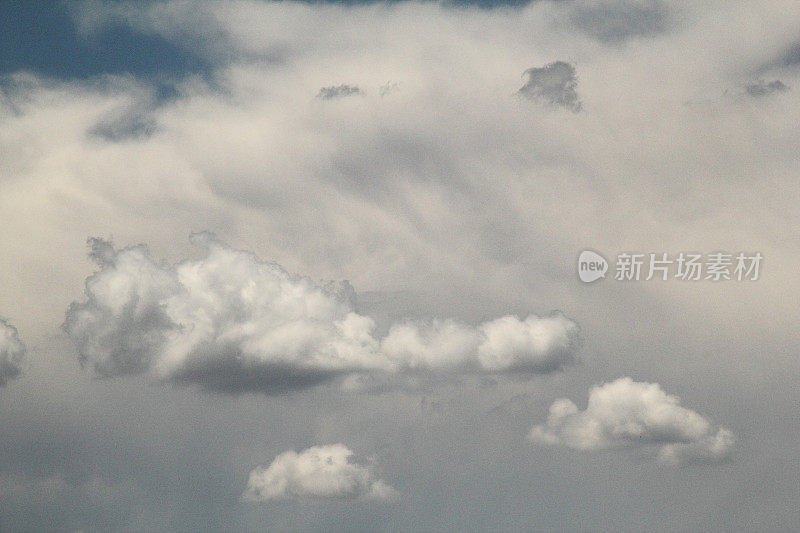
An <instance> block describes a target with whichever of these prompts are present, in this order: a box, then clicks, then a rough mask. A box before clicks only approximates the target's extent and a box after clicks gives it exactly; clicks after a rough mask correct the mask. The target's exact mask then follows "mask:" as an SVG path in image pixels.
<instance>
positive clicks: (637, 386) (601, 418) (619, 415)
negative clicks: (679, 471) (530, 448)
mask: <svg viewBox="0 0 800 533" xmlns="http://www.w3.org/2000/svg"><path fill="white" fill-rule="evenodd" d="M529 438H530V440H531V441H533V442H535V443H539V444H549V445H562V446H567V447H569V448H574V449H578V450H601V449H610V448H634V447H652V446H654V447H657V453H658V459H659V460H661V461H663V462H667V463H672V464H680V463H694V462H701V463H702V462H709V463H711V462H719V461H723V460H725V459H727V458H728V457H729V456H730V453H731V450H732V447H733V444H734V440H735V439H734V436H733V434H732V433H731V432H730V431H728V430H727V429H725V428H716V429H715V428H714V427H713V426H712V425H711V423H710V422H709V421H708V420H706V419H705V418H703V417H702V416H701V415H699V414H697V413H696V412H694V411H692V410H691V409H687V408H685V407H681V405H680V400H679V399H678V398H677V397H676V396H672V395H669V394H667V393H665V392H664V391H663V390H662V389H661V387H660V386H659V385H658V384H657V383H640V382H635V381H633V380H632V379H631V378H628V377H624V378H619V379H617V380H616V381H612V382H609V383H604V384H603V385H600V386H595V387H593V388H592V390H591V391H590V393H589V403H588V405H587V407H586V410H585V411H579V410H578V407H577V406H576V405H575V404H574V403H573V402H572V401H571V400H569V399H566V398H562V399H560V400H556V401H555V402H553V404H552V405H551V406H550V414H549V416H548V417H547V422H546V423H545V424H541V425H537V426H534V427H533V428H532V429H531V431H530V434H529Z"/></svg>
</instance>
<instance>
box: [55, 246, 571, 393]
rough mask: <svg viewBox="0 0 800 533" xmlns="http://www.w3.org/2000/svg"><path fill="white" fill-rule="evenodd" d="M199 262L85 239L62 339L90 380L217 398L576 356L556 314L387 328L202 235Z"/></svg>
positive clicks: (335, 288) (505, 368)
mask: <svg viewBox="0 0 800 533" xmlns="http://www.w3.org/2000/svg"><path fill="white" fill-rule="evenodd" d="M192 241H193V242H194V243H195V244H197V245H200V246H202V247H203V248H204V249H205V250H206V256H205V257H204V258H202V259H199V260H195V261H191V260H187V261H182V262H180V263H178V264H176V265H174V266H170V265H166V264H159V263H156V262H155V261H154V260H153V259H152V258H151V257H150V254H149V252H148V250H147V248H146V247H145V246H143V245H139V246H133V247H128V248H123V249H119V250H118V249H115V248H114V246H113V245H112V244H111V243H110V242H107V241H103V240H101V239H90V240H89V243H90V246H91V253H90V256H91V258H92V259H93V260H94V261H95V262H96V263H97V265H98V267H99V270H98V271H97V272H95V273H94V274H93V275H92V276H90V277H89V278H88V279H87V280H86V296H87V299H86V301H84V302H82V303H78V302H75V303H73V304H72V305H71V306H70V308H69V310H68V311H67V314H66V321H65V323H64V329H65V331H66V332H67V333H68V334H69V336H70V337H71V338H72V339H73V341H74V342H75V344H76V346H77V348H78V351H79V354H80V358H81V361H82V362H84V363H85V364H89V365H91V366H92V367H93V368H94V369H95V371H96V372H97V373H98V374H99V375H100V376H105V377H110V376H117V375H124V374H135V373H143V372H149V371H152V372H154V373H155V374H156V375H158V376H159V377H161V378H166V379H171V380H174V381H179V382H188V383H197V384H200V385H201V386H203V387H204V388H207V389H213V390H222V391H227V392H242V391H254V390H255V391H261V392H266V393H279V392H283V391H286V390H291V389H298V388H303V387H308V386H311V385H314V384H317V383H320V382H322V381H325V380H327V379H330V378H334V377H336V376H341V375H347V374H369V373H388V374H398V373H405V372H414V371H424V370H433V371H442V372H450V373H530V374H540V373H548V372H552V371H555V370H558V369H561V368H563V367H564V366H565V365H567V364H569V363H570V362H571V361H572V360H573V359H574V355H575V352H576V350H577V349H578V348H579V346H580V338H579V328H578V326H577V325H576V324H575V323H574V322H573V321H571V320H569V319H568V318H566V317H565V316H564V315H562V314H560V313H554V314H552V315H550V316H547V317H538V316H535V315H530V316H528V317H527V318H525V319H524V320H520V319H519V318H517V317H515V316H505V317H501V318H497V319H495V320H491V321H488V322H484V323H483V324H480V325H479V326H477V327H472V326H468V325H465V324H462V323H459V322H457V321H455V320H450V319H448V320H442V321H438V320H437V321H433V322H432V323H429V324H413V323H404V324H396V325H394V326H392V327H391V328H390V330H389V333H388V334H387V335H386V336H385V337H384V338H383V339H379V338H376V336H375V333H374V330H375V321H374V320H373V319H372V318H370V317H368V316H364V315H361V314H359V313H358V312H357V310H356V306H355V293H354V291H353V289H352V287H351V286H350V285H349V283H347V282H342V283H332V282H331V283H327V284H325V285H320V284H317V283H315V282H314V281H312V280H310V279H309V278H306V277H302V276H296V275H292V274H289V273H288V272H286V271H285V270H284V269H283V268H281V267H280V266H279V265H277V264H275V263H266V262H263V261H260V260H259V259H258V258H257V257H255V255H253V254H251V253H248V252H243V251H239V250H234V249H232V248H230V247H228V246H226V245H224V244H222V243H220V242H218V241H217V240H216V239H215V238H214V237H213V236H212V235H210V234H207V233H202V234H195V235H193V236H192Z"/></svg>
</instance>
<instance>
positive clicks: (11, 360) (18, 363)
mask: <svg viewBox="0 0 800 533" xmlns="http://www.w3.org/2000/svg"><path fill="white" fill-rule="evenodd" d="M24 357H25V345H24V344H23V343H22V341H21V340H20V339H19V333H18V332H17V328H15V327H14V326H12V325H11V324H9V323H8V322H6V321H5V320H3V319H2V318H0V387H4V386H5V385H6V384H7V383H8V381H9V380H11V379H14V378H18V377H19V376H20V374H21V373H22V360H23V358H24Z"/></svg>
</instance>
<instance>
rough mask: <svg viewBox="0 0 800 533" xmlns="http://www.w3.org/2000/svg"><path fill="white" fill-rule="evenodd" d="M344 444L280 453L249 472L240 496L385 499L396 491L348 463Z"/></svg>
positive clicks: (349, 453) (251, 498)
mask: <svg viewBox="0 0 800 533" xmlns="http://www.w3.org/2000/svg"><path fill="white" fill-rule="evenodd" d="M352 457H353V452H352V451H351V450H350V449H349V448H347V446H345V445H344V444H331V445H327V446H312V447H311V448H308V449H307V450H303V451H301V452H300V453H296V452H294V451H288V452H283V453H282V454H280V455H278V456H277V457H276V458H275V459H274V460H273V461H272V464H270V465H269V466H268V467H263V466H259V467H257V468H255V469H254V470H253V471H252V472H250V478H249V479H248V481H247V488H246V489H245V491H244V493H243V494H242V498H243V499H244V500H246V501H251V502H266V501H269V500H286V499H297V498H323V499H366V500H388V499H390V498H392V497H394V496H396V495H397V491H395V489H393V488H392V487H391V486H390V485H388V484H387V483H386V482H385V481H383V480H381V479H376V478H375V475H374V473H373V471H372V469H371V468H370V467H369V466H364V465H359V464H357V463H354V462H351V458H352Z"/></svg>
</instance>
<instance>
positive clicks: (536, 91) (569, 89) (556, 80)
mask: <svg viewBox="0 0 800 533" xmlns="http://www.w3.org/2000/svg"><path fill="white" fill-rule="evenodd" d="M523 75H524V76H528V81H527V82H526V83H525V85H523V86H522V88H520V90H519V94H520V95H522V96H524V97H525V98H528V99H529V100H536V101H539V102H544V103H546V104H550V105H554V106H562V107H564V108H566V109H569V110H571V111H573V112H575V113H577V112H578V111H580V110H581V102H580V99H579V98H578V93H577V92H576V91H575V89H576V87H577V86H578V79H577V76H576V73H575V67H574V66H572V65H570V64H569V63H566V62H564V61H555V62H553V63H550V64H548V65H545V66H544V67H541V68H529V69H528V70H526V71H525V73H524V74H523Z"/></svg>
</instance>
